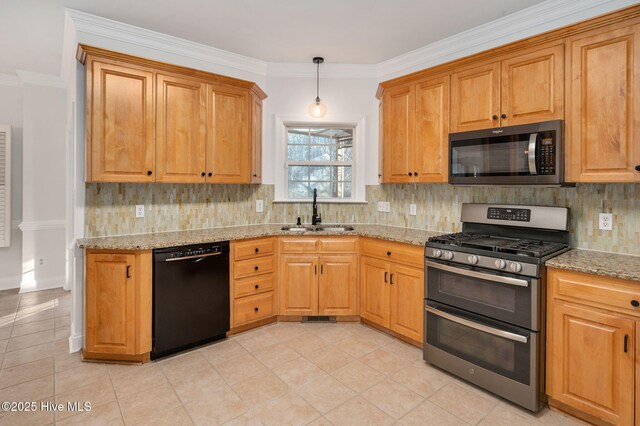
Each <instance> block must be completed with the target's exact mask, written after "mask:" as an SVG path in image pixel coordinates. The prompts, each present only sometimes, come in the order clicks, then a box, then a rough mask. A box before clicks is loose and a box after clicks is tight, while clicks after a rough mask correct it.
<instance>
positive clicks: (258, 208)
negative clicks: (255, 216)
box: [256, 200, 264, 213]
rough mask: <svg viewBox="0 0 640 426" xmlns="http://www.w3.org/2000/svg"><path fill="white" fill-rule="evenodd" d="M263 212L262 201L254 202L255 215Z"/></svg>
mask: <svg viewBox="0 0 640 426" xmlns="http://www.w3.org/2000/svg"><path fill="white" fill-rule="evenodd" d="M262 212H264V200H256V213H262Z"/></svg>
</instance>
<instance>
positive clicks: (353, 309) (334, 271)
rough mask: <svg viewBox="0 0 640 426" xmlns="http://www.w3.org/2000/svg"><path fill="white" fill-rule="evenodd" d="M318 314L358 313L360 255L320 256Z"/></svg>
mask: <svg viewBox="0 0 640 426" xmlns="http://www.w3.org/2000/svg"><path fill="white" fill-rule="evenodd" d="M319 262H320V276H319V277H318V315H357V314H358V255H357V254H335V255H325V256H320V258H319Z"/></svg>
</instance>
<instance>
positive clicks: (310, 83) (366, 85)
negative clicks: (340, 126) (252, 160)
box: [262, 68, 378, 185]
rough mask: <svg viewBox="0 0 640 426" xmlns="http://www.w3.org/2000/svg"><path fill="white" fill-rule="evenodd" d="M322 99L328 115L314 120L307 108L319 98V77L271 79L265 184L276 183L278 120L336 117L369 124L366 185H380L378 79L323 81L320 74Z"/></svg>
mask: <svg viewBox="0 0 640 426" xmlns="http://www.w3.org/2000/svg"><path fill="white" fill-rule="evenodd" d="M320 76H321V77H320V98H321V99H322V101H323V102H324V103H325V104H326V105H327V115H325V116H324V117H323V118H322V119H313V118H311V117H310V116H309V115H308V112H307V108H308V107H309V104H310V103H311V102H313V101H314V99H315V97H316V79H315V77H311V78H308V77H307V78H305V77H269V78H268V79H267V87H266V88H265V91H266V92H267V95H268V96H269V97H268V98H267V99H266V101H265V108H264V110H265V115H264V120H265V123H264V124H265V125H264V128H265V130H264V135H263V136H264V137H263V154H262V178H263V179H262V182H263V183H270V184H273V183H274V181H275V167H276V162H275V152H276V150H275V144H276V143H278V141H276V136H275V134H276V129H275V128H274V124H275V117H276V116H301V117H302V118H304V119H305V120H308V121H310V122H313V121H317V122H322V121H326V122H331V121H332V120H334V118H335V117H345V116H348V117H357V116H364V117H365V120H366V140H365V143H366V164H368V165H371V166H370V167H367V168H366V175H365V183H366V184H367V185H375V184H377V182H378V166H377V165H378V101H377V99H376V98H375V93H376V90H377V87H378V83H377V81H376V79H375V78H326V79H325V78H322V68H321V70H320Z"/></svg>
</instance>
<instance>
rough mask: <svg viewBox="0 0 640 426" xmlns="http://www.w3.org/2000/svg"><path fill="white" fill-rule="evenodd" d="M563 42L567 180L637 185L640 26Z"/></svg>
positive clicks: (638, 161)
mask: <svg viewBox="0 0 640 426" xmlns="http://www.w3.org/2000/svg"><path fill="white" fill-rule="evenodd" d="M591 34H592V35H589V36H583V37H575V38H572V39H569V40H568V41H567V51H568V52H569V54H570V55H571V58H570V65H569V72H568V75H567V77H569V78H567V92H568V93H567V95H568V96H567V102H568V117H567V120H568V122H567V125H566V135H567V150H566V151H567V153H568V154H569V161H568V164H567V167H568V171H567V172H568V179H569V180H571V181H574V182H640V172H639V171H636V170H635V167H636V166H637V165H640V93H639V88H640V39H639V34H640V25H635V26H629V27H626V28H619V29H615V30H611V31H606V32H597V33H591Z"/></svg>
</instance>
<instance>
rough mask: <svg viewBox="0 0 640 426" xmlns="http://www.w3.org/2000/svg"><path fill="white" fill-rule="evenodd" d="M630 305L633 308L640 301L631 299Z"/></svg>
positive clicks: (639, 304) (639, 303)
mask: <svg viewBox="0 0 640 426" xmlns="http://www.w3.org/2000/svg"><path fill="white" fill-rule="evenodd" d="M631 306H633V307H634V308H637V307H638V306H640V302H638V301H637V300H632V301H631Z"/></svg>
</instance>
